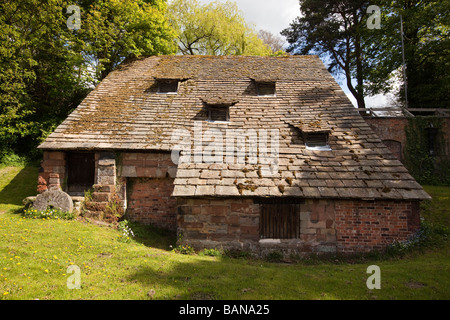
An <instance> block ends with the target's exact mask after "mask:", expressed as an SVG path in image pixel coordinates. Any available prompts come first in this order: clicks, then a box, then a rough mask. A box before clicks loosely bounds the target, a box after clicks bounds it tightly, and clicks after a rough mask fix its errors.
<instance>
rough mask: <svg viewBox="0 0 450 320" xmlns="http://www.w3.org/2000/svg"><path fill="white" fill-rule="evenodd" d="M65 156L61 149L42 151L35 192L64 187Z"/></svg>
mask: <svg viewBox="0 0 450 320" xmlns="http://www.w3.org/2000/svg"><path fill="white" fill-rule="evenodd" d="M65 177H66V158H65V153H64V152H61V151H44V155H43V160H42V161H41V167H40V169H39V177H38V186H37V192H38V193H42V192H44V191H46V190H48V189H50V188H52V187H60V188H64V181H65Z"/></svg>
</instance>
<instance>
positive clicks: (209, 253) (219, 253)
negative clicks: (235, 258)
mask: <svg viewBox="0 0 450 320" xmlns="http://www.w3.org/2000/svg"><path fill="white" fill-rule="evenodd" d="M200 254H201V255H204V256H211V257H221V256H222V254H223V253H222V251H221V250H218V249H215V248H214V249H204V250H203V251H202V252H201V253H200Z"/></svg>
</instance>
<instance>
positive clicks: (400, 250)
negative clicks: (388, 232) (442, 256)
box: [386, 220, 450, 256]
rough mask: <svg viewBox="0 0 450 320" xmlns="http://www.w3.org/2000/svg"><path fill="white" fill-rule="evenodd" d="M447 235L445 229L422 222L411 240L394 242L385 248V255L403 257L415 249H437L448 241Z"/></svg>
mask: <svg viewBox="0 0 450 320" xmlns="http://www.w3.org/2000/svg"><path fill="white" fill-rule="evenodd" d="M449 235H450V231H449V230H448V228H447V227H445V226H442V225H435V224H432V223H430V222H427V221H424V220H422V222H421V226H420V229H419V230H418V231H417V232H416V233H415V234H414V235H413V236H412V237H411V238H409V239H408V240H406V241H397V242H394V243H393V244H391V245H390V246H388V247H387V248H386V254H388V255H390V256H395V255H403V254H406V253H408V252H412V251H413V250H417V249H425V248H431V247H439V246H442V245H443V244H445V243H446V242H447V241H448V236H449Z"/></svg>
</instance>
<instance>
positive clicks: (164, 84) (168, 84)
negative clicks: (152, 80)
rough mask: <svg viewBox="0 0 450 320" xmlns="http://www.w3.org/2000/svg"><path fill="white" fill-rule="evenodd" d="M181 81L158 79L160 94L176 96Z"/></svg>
mask: <svg viewBox="0 0 450 320" xmlns="http://www.w3.org/2000/svg"><path fill="white" fill-rule="evenodd" d="M178 84H179V80H177V79H158V93H162V94H176V93H177V92H178Z"/></svg>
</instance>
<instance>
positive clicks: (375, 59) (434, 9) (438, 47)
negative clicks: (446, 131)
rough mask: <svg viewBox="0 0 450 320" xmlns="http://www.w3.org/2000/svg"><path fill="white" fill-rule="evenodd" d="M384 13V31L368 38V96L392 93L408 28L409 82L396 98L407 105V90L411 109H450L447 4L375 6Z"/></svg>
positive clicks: (427, 0)
mask: <svg viewBox="0 0 450 320" xmlns="http://www.w3.org/2000/svg"><path fill="white" fill-rule="evenodd" d="M375 3H376V4H377V5H378V6H379V7H380V8H381V12H382V28H381V29H380V30H376V31H374V32H371V33H368V34H367V38H368V41H367V44H368V46H367V50H366V51H367V54H366V62H367V63H368V64H370V68H368V69H367V71H368V72H367V76H366V78H367V80H368V83H367V91H368V92H369V93H371V94H376V93H386V92H388V91H391V90H393V85H392V84H393V83H394V82H393V81H390V79H392V78H393V77H394V76H395V75H396V73H399V72H398V71H399V70H401V69H402V64H403V59H402V42H401V39H402V36H401V31H400V16H401V17H402V20H403V27H404V35H403V40H404V41H403V42H404V52H405V66H406V78H404V77H403V74H402V76H401V77H400V79H401V83H402V85H401V86H400V90H399V91H398V92H397V96H398V98H399V100H400V101H402V102H403V103H405V102H406V101H405V100H406V99H405V94H404V93H405V85H406V87H407V94H408V107H410V108H428V107H431V108H449V107H450V106H449V97H448V92H449V91H450V75H449V73H448V69H449V68H450V58H449V57H450V38H449V34H450V33H449V24H448V17H449V13H450V3H449V2H448V1H436V0H435V1H433V0H422V1H400V0H396V1H387V0H379V1H378V2H375Z"/></svg>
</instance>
